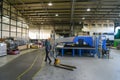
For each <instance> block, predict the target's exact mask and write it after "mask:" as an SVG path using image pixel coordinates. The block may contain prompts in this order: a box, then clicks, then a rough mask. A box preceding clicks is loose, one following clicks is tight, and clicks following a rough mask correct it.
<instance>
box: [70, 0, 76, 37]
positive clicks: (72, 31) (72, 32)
mask: <svg viewBox="0 0 120 80" xmlns="http://www.w3.org/2000/svg"><path fill="white" fill-rule="evenodd" d="M74 10H75V0H72V7H71V20H70V29H71V34H70V36H73V35H74V20H73V18H74Z"/></svg>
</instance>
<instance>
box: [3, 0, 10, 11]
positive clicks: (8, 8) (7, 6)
mask: <svg viewBox="0 0 120 80" xmlns="http://www.w3.org/2000/svg"><path fill="white" fill-rule="evenodd" d="M3 8H5V9H7V10H10V5H8V4H7V3H5V2H4V3H3Z"/></svg>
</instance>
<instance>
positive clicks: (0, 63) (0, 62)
mask: <svg viewBox="0 0 120 80" xmlns="http://www.w3.org/2000/svg"><path fill="white" fill-rule="evenodd" d="M35 50H36V49H28V50H23V51H20V54H17V55H6V56H0V67H1V66H4V65H5V64H7V63H8V62H10V61H12V60H13V59H15V58H17V57H19V56H20V55H22V54H25V53H29V52H32V51H35Z"/></svg>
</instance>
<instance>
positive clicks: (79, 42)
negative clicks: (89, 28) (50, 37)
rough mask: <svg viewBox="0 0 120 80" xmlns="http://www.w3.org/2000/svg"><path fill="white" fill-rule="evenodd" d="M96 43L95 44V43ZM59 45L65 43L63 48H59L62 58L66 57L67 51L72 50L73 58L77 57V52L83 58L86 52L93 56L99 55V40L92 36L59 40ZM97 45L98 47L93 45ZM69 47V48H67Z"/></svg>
mask: <svg viewBox="0 0 120 80" xmlns="http://www.w3.org/2000/svg"><path fill="white" fill-rule="evenodd" d="M94 41H95V42H94ZM58 42H59V43H64V44H65V45H64V46H63V47H59V49H61V53H62V56H64V50H65V49H71V50H72V56H74V55H75V50H77V51H78V53H79V56H82V54H83V53H84V52H86V51H87V52H88V53H90V54H92V55H93V56H94V55H95V54H96V53H98V47H97V46H98V39H97V38H95V40H93V37H92V36H76V37H69V38H61V39H59V40H58ZM93 43H95V44H96V45H93ZM66 45H69V46H66Z"/></svg>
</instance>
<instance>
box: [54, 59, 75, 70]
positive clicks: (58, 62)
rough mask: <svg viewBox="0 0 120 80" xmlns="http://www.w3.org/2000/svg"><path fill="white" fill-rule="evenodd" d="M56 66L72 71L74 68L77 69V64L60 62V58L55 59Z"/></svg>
mask: <svg viewBox="0 0 120 80" xmlns="http://www.w3.org/2000/svg"><path fill="white" fill-rule="evenodd" d="M54 66H55V67H58V68H62V69H66V70H70V71H73V70H74V69H76V67H75V66H70V65H66V64H60V59H58V58H56V59H55V62H54Z"/></svg>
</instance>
